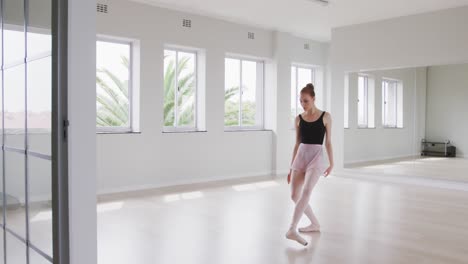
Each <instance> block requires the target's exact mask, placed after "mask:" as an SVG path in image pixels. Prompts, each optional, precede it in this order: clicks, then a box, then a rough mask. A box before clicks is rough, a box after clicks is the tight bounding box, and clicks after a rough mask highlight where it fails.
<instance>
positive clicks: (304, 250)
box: [284, 232, 321, 264]
mask: <svg viewBox="0 0 468 264" xmlns="http://www.w3.org/2000/svg"><path fill="white" fill-rule="evenodd" d="M320 236H321V233H318V232H314V233H308V234H304V238H305V239H306V240H307V242H308V243H309V244H308V245H307V246H306V247H302V246H301V245H299V244H297V246H295V247H287V248H286V249H285V250H284V253H285V254H286V257H287V258H288V264H299V263H312V259H313V258H314V255H315V249H316V248H317V246H318V244H319V241H320Z"/></svg>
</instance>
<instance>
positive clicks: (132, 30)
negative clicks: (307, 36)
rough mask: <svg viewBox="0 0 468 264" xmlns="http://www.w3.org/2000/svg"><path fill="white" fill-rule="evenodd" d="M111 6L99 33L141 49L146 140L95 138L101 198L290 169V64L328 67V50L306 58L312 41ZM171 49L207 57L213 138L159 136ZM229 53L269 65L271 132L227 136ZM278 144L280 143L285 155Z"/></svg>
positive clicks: (314, 50)
mask: <svg viewBox="0 0 468 264" xmlns="http://www.w3.org/2000/svg"><path fill="white" fill-rule="evenodd" d="M106 3H107V4H108V5H109V13H108V14H98V17H97V31H98V33H99V34H101V35H110V36H115V37H124V38H132V39H136V40H139V41H140V44H141V50H140V55H141V56H140V57H141V64H140V68H141V73H140V78H141V79H140V80H141V82H140V83H141V85H140V103H141V107H140V113H141V114H140V121H141V122H140V123H141V134H98V135H97V159H98V188H99V191H100V192H112V191H122V190H130V189H138V188H148V187H157V186H163V185H173V184H183V183H191V182H199V181H207V180H221V179H226V178H231V177H243V176H255V175H269V174H271V173H275V172H276V171H277V170H278V169H279V168H281V169H284V168H285V167H287V166H289V161H287V160H288V159H289V158H290V155H291V151H292V149H291V148H290V146H289V144H288V141H289V137H291V136H292V134H290V133H289V131H288V128H289V126H288V125H289V124H288V123H287V122H288V120H289V119H288V118H289V116H288V113H289V86H290V80H289V78H290V77H289V75H290V68H289V67H290V63H291V58H294V60H295V61H297V62H303V63H307V64H325V61H326V59H325V58H326V54H325V53H326V45H323V44H315V43H313V42H310V41H307V42H308V43H310V44H311V51H305V50H304V47H303V45H304V41H306V40H302V39H298V38H294V37H291V36H290V35H289V34H285V33H274V32H272V31H268V30H262V29H257V28H253V27H249V26H243V25H237V24H233V23H228V22H224V21H221V20H216V19H211V18H206V17H201V16H197V15H191V14H185V13H180V12H176V11H171V10H166V9H162V8H157V7H152V6H148V5H143V4H138V3H133V2H128V1H124V0H112V1H106ZM127 18H131V19H127ZM184 18H188V19H191V20H192V28H191V29H186V28H183V27H182V26H181V24H182V19H184ZM249 31H251V32H254V33H255V40H249V39H248V38H247V32H249ZM165 44H175V45H180V46H186V47H194V48H197V49H202V50H204V52H205V53H206V130H207V132H197V133H182V134H168V133H164V134H163V133H162V132H161V131H162V124H163V116H162V109H163V107H162V106H163V96H162V92H163V88H162V83H163V48H164V45H165ZM286 49H287V51H285V50H286ZM294 50H297V51H294ZM298 50H301V51H298ZM226 53H236V54H244V55H249V56H254V57H257V58H263V59H265V60H266V73H265V74H266V76H265V78H266V87H265V89H266V91H265V98H266V101H265V108H266V116H265V125H266V128H267V129H270V130H266V131H250V132H224V57H225V54H226ZM290 53H291V54H290ZM309 54H310V55H309ZM276 73H278V74H276ZM276 89H278V90H276ZM277 103H280V104H279V105H278V106H276V104H277ZM275 142H279V146H278V148H279V149H280V150H279V151H276V145H275ZM276 153H278V154H276ZM276 164H278V166H277V165H276Z"/></svg>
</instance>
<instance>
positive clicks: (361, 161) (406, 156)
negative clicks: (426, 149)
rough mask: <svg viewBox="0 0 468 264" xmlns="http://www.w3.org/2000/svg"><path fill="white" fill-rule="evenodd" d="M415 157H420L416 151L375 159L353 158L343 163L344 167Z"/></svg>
mask: <svg viewBox="0 0 468 264" xmlns="http://www.w3.org/2000/svg"><path fill="white" fill-rule="evenodd" d="M415 157H420V154H419V153H416V154H406V155H397V156H386V157H380V158H376V159H366V160H354V161H349V162H346V163H345V164H344V165H345V167H346V166H363V165H367V164H368V163H375V162H394V161H400V160H402V159H411V158H415Z"/></svg>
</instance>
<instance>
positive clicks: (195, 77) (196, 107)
mask: <svg viewBox="0 0 468 264" xmlns="http://www.w3.org/2000/svg"><path fill="white" fill-rule="evenodd" d="M194 57H195V61H194V70H195V74H194V76H193V83H194V85H195V94H194V95H193V107H194V109H193V111H194V126H195V129H197V130H198V128H199V126H198V56H197V55H196V54H195V56H194Z"/></svg>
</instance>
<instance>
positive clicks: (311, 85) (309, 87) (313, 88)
mask: <svg viewBox="0 0 468 264" xmlns="http://www.w3.org/2000/svg"><path fill="white" fill-rule="evenodd" d="M306 87H307V89H312V90H315V87H314V85H313V84H311V83H308V84H307V85H306Z"/></svg>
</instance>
